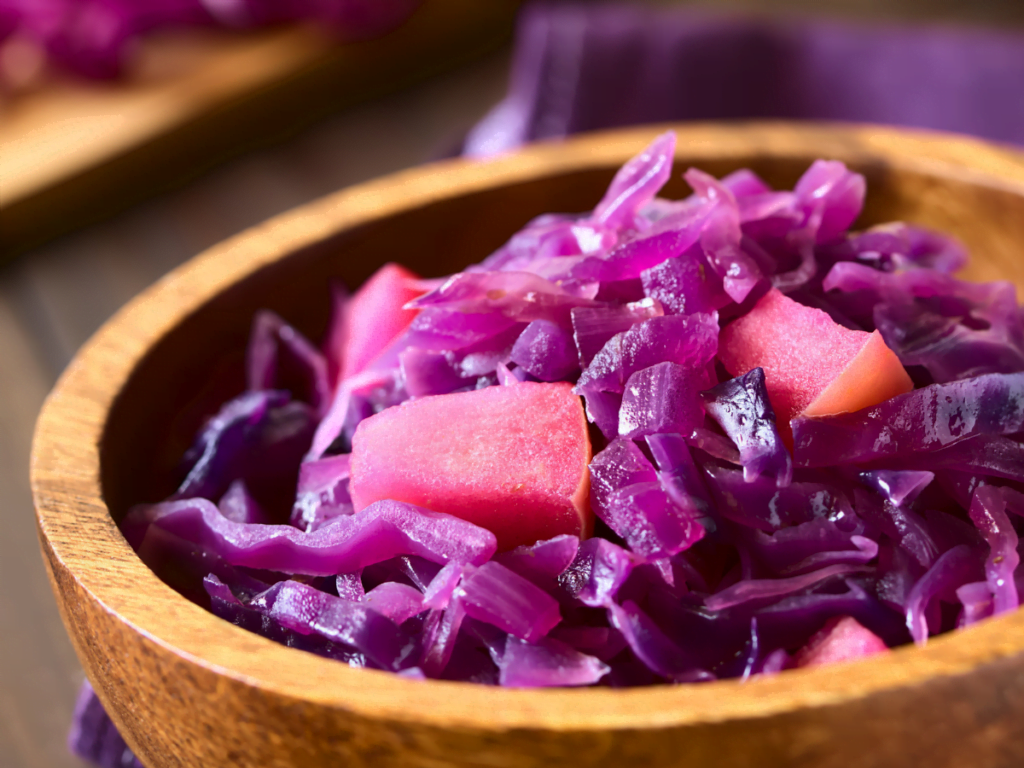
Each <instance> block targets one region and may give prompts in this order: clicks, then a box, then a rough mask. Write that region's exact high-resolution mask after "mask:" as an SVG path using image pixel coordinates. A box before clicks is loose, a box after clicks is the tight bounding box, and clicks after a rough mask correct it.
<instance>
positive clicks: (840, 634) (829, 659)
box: [793, 616, 889, 667]
mask: <svg viewBox="0 0 1024 768" xmlns="http://www.w3.org/2000/svg"><path fill="white" fill-rule="evenodd" d="M888 650H889V647H888V646H887V645H886V644H885V643H884V642H882V639H881V638H880V637H879V636H878V635H876V634H875V633H874V632H872V631H871V630H869V629H865V628H864V627H863V626H861V624H860V622H858V621H857V620H856V619H855V618H853V617H852V616H842V617H838V616H837V617H836V618H834V619H830V620H829V621H828V622H827V623H826V624H825V626H824V627H822V628H821V629H820V630H819V631H818V632H817V633H815V635H814V636H813V637H812V638H811V639H810V640H808V641H807V645H805V646H804V647H803V648H801V649H800V650H799V651H797V652H796V655H795V656H794V657H793V666H794V667H823V666H826V665H828V664H836V663H838V662H841V661H855V660H857V659H863V658H865V657H867V656H874V655H875V654H876V653H886V652H888Z"/></svg>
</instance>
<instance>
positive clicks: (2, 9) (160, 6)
mask: <svg viewBox="0 0 1024 768" xmlns="http://www.w3.org/2000/svg"><path fill="white" fill-rule="evenodd" d="M420 2H421V0H314V1H313V2H309V0H0V43H2V42H3V40H4V38H5V37H7V36H9V35H13V34H18V35H21V36H23V37H25V38H27V39H29V40H31V41H32V42H34V43H35V44H36V45H38V46H39V47H40V48H42V49H43V50H44V51H45V52H46V53H47V55H48V56H49V57H50V58H51V59H52V60H53V61H55V62H57V63H58V64H60V65H61V66H62V67H65V68H66V69H68V70H70V71H72V72H74V73H75V74H78V75H81V76H83V77H88V78H93V79H101V80H105V79H110V78H115V77H118V76H120V75H121V74H123V72H124V68H125V64H126V62H127V59H128V54H129V49H130V47H131V44H132V42H133V41H135V40H137V39H138V38H140V37H142V36H144V35H146V34H148V33H151V32H156V31H160V30H164V29H167V28H181V27H186V28H192V27H223V28H227V29H250V28H254V27H264V26H268V25H273V24H282V23H290V22H299V21H306V22H313V23H316V24H320V25H322V26H324V27H326V28H328V29H329V30H331V31H332V32H333V33H334V34H335V35H337V36H338V37H339V38H340V39H342V40H362V39H367V38H371V37H375V36H378V35H381V34H384V33H385V32H388V31H390V30H391V29H393V28H395V27H397V26H398V25H399V24H401V23H402V22H403V21H405V19H406V18H407V17H408V16H409V15H410V14H411V13H412V12H413V11H414V10H415V9H416V8H417V7H418V6H419V4H420Z"/></svg>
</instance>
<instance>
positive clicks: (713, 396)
mask: <svg viewBox="0 0 1024 768" xmlns="http://www.w3.org/2000/svg"><path fill="white" fill-rule="evenodd" d="M703 398H704V407H705V409H707V412H708V414H709V415H710V416H711V417H712V418H713V419H714V420H715V421H717V422H718V425H719V426H720V427H721V428H722V430H723V431H724V432H725V434H726V435H727V436H728V437H729V439H730V440H732V441H733V443H735V444H736V447H737V448H738V449H739V452H740V464H742V465H743V478H744V479H745V480H748V481H749V480H753V478H754V477H756V476H757V475H762V474H770V475H774V476H775V482H776V485H778V486H779V487H783V486H786V485H789V483H790V481H791V480H792V479H793V460H792V458H791V457H790V455H789V451H787V450H786V446H785V445H783V443H782V438H781V437H780V436H779V430H778V428H777V427H776V425H775V411H774V410H773V409H772V404H771V402H770V401H769V400H768V390H767V389H766V388H765V383H764V369H762V368H754V369H753V370H751V371H750V372H748V373H745V374H743V375H742V376H739V377H737V378H735V379H730V380H729V381H725V382H722V383H721V384H719V385H718V386H717V387H714V388H712V389H709V390H708V391H707V392H704V393H703Z"/></svg>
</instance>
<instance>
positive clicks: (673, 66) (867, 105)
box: [464, 2, 1024, 156]
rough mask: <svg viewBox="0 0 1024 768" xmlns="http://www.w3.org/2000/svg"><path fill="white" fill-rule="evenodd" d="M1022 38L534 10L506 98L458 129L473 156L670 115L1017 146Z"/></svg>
mask: <svg viewBox="0 0 1024 768" xmlns="http://www.w3.org/2000/svg"><path fill="white" fill-rule="evenodd" d="M1021 82H1024V37H1022V36H1021V35H1020V34H1015V33H1012V32H1003V31H1000V30H985V29H969V28H962V29H957V28H950V27H938V26H916V27H915V26H902V25H896V24H849V23H840V22H834V21H819V20H814V21H811V20H804V21H801V20H782V19H778V20H772V19H766V18H764V17H761V18H755V17H747V18H745V17H742V16H736V15H729V16H719V15H714V14H708V13H699V12H694V11H692V10H689V9H678V8H667V9H666V8H652V7H643V6H637V5H629V4H625V3H622V4H588V3H579V2H577V3H535V4H533V5H531V6H528V7H527V8H526V9H525V10H524V12H523V13H522V14H521V16H520V20H519V28H518V32H517V37H516V51H515V58H514V60H513V68H512V75H511V79H510V83H509V91H508V94H507V96H506V97H505V99H504V100H503V101H502V102H501V103H500V104H498V105H497V106H496V107H495V108H494V109H493V110H492V111H491V113H490V114H488V115H487V116H486V117H485V118H484V119H483V120H482V121H481V122H480V123H479V124H478V125H477V126H476V127H475V128H474V129H473V130H472V131H471V133H470V134H469V136H468V138H467V141H466V144H465V147H464V151H465V153H466V154H469V155H475V156H483V155H490V154H495V153H498V152H502V151H506V150H508V149H511V148H513V147H516V146H518V145H520V144H523V143H525V142H528V141H534V140H537V139H547V138H555V137H560V136H567V135H569V134H572V133H578V132H580V131H589V130H596V129H601V128H612V127H616V126H622V125H634V124H638V123H657V122H665V121H671V120H733V119H742V118H782V119H794V120H840V121H859V122H871V123H890V124H896V125H905V126H913V127H919V128H934V129H939V130H947V131H958V132H962V133H969V134H975V135H978V136H983V137H985V138H988V139H995V140H997V141H1008V142H1015V143H1018V144H1024V99H1021V98H1020V97H1019V96H1020V83H1021Z"/></svg>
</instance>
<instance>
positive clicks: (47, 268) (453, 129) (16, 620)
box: [0, 0, 1024, 768]
mask: <svg viewBox="0 0 1024 768" xmlns="http://www.w3.org/2000/svg"><path fill="white" fill-rule="evenodd" d="M755 5H757V7H758V8H761V9H763V8H764V7H765V6H763V5H760V4H755V3H754V2H753V0H730V2H728V3H727V7H730V8H751V7H754V6H755ZM770 5H771V6H773V7H774V8H775V9H778V8H783V9H787V8H788V9H789V10H799V11H803V10H807V9H808V8H810V7H811V6H813V7H814V8H815V9H818V10H819V12H820V6H819V5H818V4H817V3H809V2H807V0H777V2H774V3H772V4H770ZM828 7H829V9H832V10H834V9H836V8H838V9H839V10H841V11H844V12H845V15H850V16H854V17H861V18H863V17H867V18H878V17H881V18H893V17H896V18H900V17H902V18H915V19H920V18H922V17H929V18H931V17H934V16H935V15H938V16H940V17H941V19H942V20H946V21H956V20H965V21H969V22H976V23H977V22H982V23H986V22H987V23H992V22H1005V23H1006V24H1008V25H1010V26H1017V27H1020V26H1021V25H1022V24H1024V15H1022V13H1024V11H1022V8H1024V5H1022V4H1021V3H1020V0H982V1H981V2H979V3H976V4H960V3H952V2H946V1H945V0H942V1H941V2H937V3H933V2H932V0H927V1H926V0H892V2H889V1H888V0H886V2H882V0H836V2H834V3H830V4H829V5H828ZM508 58H509V52H508V51H507V50H506V51H503V52H501V53H499V54H496V55H492V56H490V57H489V58H487V59H485V60H481V61H478V62H476V63H475V64H473V65H472V66H470V67H468V68H465V69H463V70H461V71H459V72H456V73H454V74H451V75H447V76H444V77H442V78H439V79H435V80H433V81H430V82H428V83H426V84H424V85H421V86H418V87H416V88H414V89H411V90H406V91H404V92H401V93H399V94H396V95H393V96H390V97H387V98H385V99H382V100H379V101H376V102H374V103H371V104H367V105H364V106H361V107H356V108H352V109H349V110H347V111H346V112H344V113H342V114H340V115H338V116H336V117H334V118H331V119H329V120H327V121H325V122H323V123H321V124H319V125H317V126H316V127H314V128H312V129H310V130H307V131H306V132H304V133H303V134H301V135H299V136H297V137H296V138H294V139H291V140H290V141H289V142H288V143H287V144H284V145H281V146H278V147H276V148H274V149H270V150H265V151H262V152H259V153H257V154H252V155H249V156H247V157H244V158H242V159H241V160H237V161H234V162H232V163H231V164H229V165H225V166H222V167H220V168H218V169H217V170H215V171H213V172H211V173H209V174H207V175H206V176H204V177H202V178H200V179H199V180H197V181H195V182H193V183H191V184H190V185H189V186H187V187H185V188H182V189H179V190H177V191H175V192H172V193H169V194H166V195H164V196H162V197H160V198H157V199H154V200H151V201H149V202H147V203H144V204H142V205H139V206H136V207H135V208H133V209H131V210H129V211H128V212H126V213H124V214H121V215H120V216H118V217H116V218H114V219H111V220H109V221H106V222H103V223H101V224H98V225H95V226H93V227H91V228H89V229H86V230H82V231H80V232H78V233H75V234H73V235H70V236H66V237H64V238H63V239H61V240H58V241H55V242H53V243H51V244H49V245H47V246H45V247H42V248H37V249H36V250H34V251H32V252H29V253H26V254H24V255H23V256H21V257H20V258H19V259H17V260H16V261H14V262H11V263H8V264H6V265H4V266H3V267H0V765H3V766H4V767H5V768H64V767H69V766H78V767H79V768H81V767H82V766H84V763H82V762H81V761H79V760H77V759H75V758H73V757H71V756H70V755H69V754H68V752H67V748H66V746H65V737H66V734H67V728H68V724H69V722H70V719H71V711H72V707H73V705H74V699H75V694H76V692H77V690H78V686H79V684H80V683H81V680H82V672H81V668H80V666H79V664H78V662H77V660H76V658H75V655H74V652H73V650H72V648H71V645H70V642H69V641H68V639H67V636H66V634H65V632H64V628H63V626H62V625H61V622H60V617H59V616H58V614H57V608H56V605H55V603H54V600H53V597H52V595H51V593H50V587H49V584H48V583H47V580H46V575H45V573H44V570H43V564H42V561H41V559H40V555H39V547H38V545H37V543H36V535H35V518H34V516H33V514H32V501H31V498H30V494H29V487H28V454H29V447H30V442H31V435H32V428H33V424H34V421H35V417H36V413H37V412H38V410H39V408H40V406H41V404H42V401H43V399H44V397H45V396H46V393H47V391H48V390H49V388H50V387H51V386H52V384H53V383H54V381H55V380H56V378H57V376H58V374H59V373H60V372H61V370H63V368H64V367H65V366H66V365H67V363H68V362H69V361H70V359H71V357H72V356H73V354H74V352H75V350H76V349H77V348H78V347H79V346H80V345H81V344H82V343H83V342H84V341H85V340H86V338H88V336H89V335H90V334H91V333H92V332H93V331H94V330H95V329H96V328H97V327H98V326H99V325H100V324H101V323H102V322H103V321H104V320H105V319H106V318H107V317H109V316H110V315H111V314H112V313H113V312H114V311H115V310H116V309H117V308H118V307H120V306H121V305H122V304H123V303H124V302H126V301H127V300H128V299H129V298H131V297H132V296H133V295H134V294H136V293H137V292H138V291H140V290H141V289H142V288H144V287H146V286H147V285H149V284H150V283H152V282H153V281H154V280H156V279H157V278H158V277H160V276H161V275H163V274H164V273H166V272H167V271H168V270H170V269H171V268H173V267H175V266H176V265H178V264H180V263H182V262H183V261H185V260H186V259H188V258H190V257H191V256H193V255H195V254H196V253H198V252H200V251H201V250H203V249H204V248H206V247H208V246H210V245H213V244H214V243H216V242H218V241H220V240H222V239H224V238H225V237H227V236H229V235H232V234H234V233H236V232H238V231H240V230H242V229H244V228H246V227H248V226H251V225H253V224H256V223H258V222H260V221H262V220H263V219H265V218H267V217H268V216H271V215H273V214H276V213H279V212H281V211H284V210H286V209H288V208H291V207H293V206H295V205H298V204H300V203H303V202H306V201H308V200H311V199H313V198H315V197H318V196H320V195H322V194H325V193H327V192H330V191H332V190H335V189H338V188H339V187H342V186H346V185H348V184H352V183H355V182H359V181H362V180H365V179H369V178H372V177H374V176H378V175H381V174H384V173H388V172H391V171H395V170H399V169H401V168H406V167H409V166H412V165H415V164H417V163H421V162H424V161H426V160H430V159H432V158H435V157H437V156H439V155H442V154H445V153H447V152H450V151H452V150H453V149H454V148H455V147H456V145H457V142H458V139H459V137H460V136H461V135H462V133H463V132H464V131H465V130H466V129H467V128H469V127H470V126H471V125H472V124H473V123H474V122H475V121H476V120H478V119H479V118H480V117H481V116H482V115H483V114H484V113H485V112H486V110H487V109H488V107H490V106H491V105H492V104H494V103H495V102H496V101H497V100H498V99H500V97H501V96H502V94H503V92H504V90H505V81H506V76H507V68H508Z"/></svg>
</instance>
